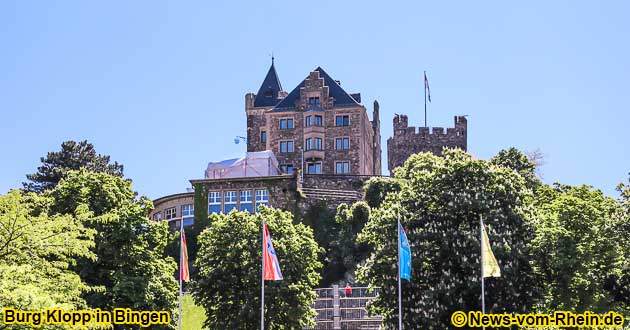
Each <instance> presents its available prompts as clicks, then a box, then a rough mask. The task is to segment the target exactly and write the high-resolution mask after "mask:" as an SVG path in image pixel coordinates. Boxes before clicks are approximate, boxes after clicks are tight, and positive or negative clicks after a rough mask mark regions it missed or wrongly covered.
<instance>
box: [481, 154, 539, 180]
mask: <svg viewBox="0 0 630 330" xmlns="http://www.w3.org/2000/svg"><path fill="white" fill-rule="evenodd" d="M490 163H492V164H493V165H497V166H503V167H506V168H510V169H512V170H514V171H516V172H518V174H519V175H520V176H521V177H522V178H523V179H525V182H526V184H527V187H529V188H531V189H535V188H536V187H538V186H539V185H541V184H542V183H541V182H540V180H539V179H538V177H536V167H537V166H539V165H541V164H542V155H541V153H540V151H539V150H536V151H534V153H532V155H531V156H529V157H528V156H526V155H525V154H523V153H522V152H520V151H519V150H518V149H516V148H510V149H507V150H501V151H499V153H498V154H497V155H496V156H494V157H492V159H491V160H490Z"/></svg>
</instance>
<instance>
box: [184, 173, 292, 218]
mask: <svg viewBox="0 0 630 330" xmlns="http://www.w3.org/2000/svg"><path fill="white" fill-rule="evenodd" d="M190 182H191V183H192V185H193V187H194V188H195V206H196V207H195V221H199V220H200V217H207V216H208V196H209V193H210V192H220V193H221V196H224V193H225V192H226V191H237V192H238V193H237V196H240V191H244V190H248V191H252V193H253V198H254V202H255V192H256V190H263V189H264V190H267V191H268V193H269V199H268V202H269V206H272V207H274V208H278V209H282V210H288V211H295V207H296V202H297V199H298V194H299V193H298V191H297V180H296V175H279V176H266V177H248V178H228V179H205V180H191V181H190ZM224 204H225V200H224V199H223V198H222V206H223V211H224V212H225V207H224ZM238 207H240V198H239V199H238V202H237V208H238Z"/></svg>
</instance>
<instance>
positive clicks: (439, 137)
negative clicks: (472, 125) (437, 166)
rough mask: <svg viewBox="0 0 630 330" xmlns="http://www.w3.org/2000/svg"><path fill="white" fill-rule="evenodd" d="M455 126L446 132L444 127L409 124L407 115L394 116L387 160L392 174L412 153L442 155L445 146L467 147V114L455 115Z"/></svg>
mask: <svg viewBox="0 0 630 330" xmlns="http://www.w3.org/2000/svg"><path fill="white" fill-rule="evenodd" d="M454 122H455V124H454V127H449V128H447V129H446V133H445V132H444V128H443V127H433V129H432V130H431V129H430V128H429V127H419V128H418V129H417V130H416V127H413V126H409V125H408V119H407V116H406V115H396V116H395V117H394V136H393V137H390V138H389V139H387V162H388V164H387V165H388V168H389V173H390V175H392V174H393V170H394V168H396V167H398V166H402V165H403V164H404V163H405V161H406V160H407V158H409V156H411V155H412V154H416V153H420V152H431V153H433V154H435V155H438V156H439V155H442V149H443V148H445V147H446V148H459V149H462V150H464V151H466V148H467V143H468V142H467V128H468V127H467V125H468V123H467V120H466V117H465V116H455V117H454Z"/></svg>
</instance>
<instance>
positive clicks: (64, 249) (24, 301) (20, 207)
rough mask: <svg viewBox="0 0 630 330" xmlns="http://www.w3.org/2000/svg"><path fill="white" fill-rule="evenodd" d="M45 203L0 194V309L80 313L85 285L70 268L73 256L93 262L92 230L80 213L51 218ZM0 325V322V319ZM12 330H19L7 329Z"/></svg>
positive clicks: (37, 198)
mask: <svg viewBox="0 0 630 330" xmlns="http://www.w3.org/2000/svg"><path fill="white" fill-rule="evenodd" d="M49 202H50V201H49V200H48V199H46V198H44V197H41V196H37V195H35V194H28V195H25V194H22V193H21V192H20V191H18V190H13V191H11V192H9V193H8V194H7V195H2V196H0V306H2V307H12V308H16V309H20V310H41V309H45V308H49V307H61V308H65V309H82V308H85V307H86V304H85V301H84V300H83V299H82V298H81V294H82V292H83V291H85V290H88V287H87V286H86V285H85V284H84V283H83V282H82V281H81V279H80V277H79V276H78V275H77V274H76V273H74V272H73V271H72V270H70V266H71V265H72V263H73V261H74V259H75V258H77V257H83V258H86V259H88V260H92V259H93V258H94V254H92V253H91V252H90V248H91V247H92V246H93V243H92V237H93V235H94V230H91V229H86V228H85V227H84V226H83V225H82V223H81V220H80V219H81V218H83V217H84V216H85V215H86V212H85V210H84V209H79V210H77V218H75V217H73V216H71V215H50V214H48V213H47V212H46V208H47V205H48V204H49ZM0 323H2V322H1V320H0ZM12 328H14V329H17V328H20V327H19V326H12Z"/></svg>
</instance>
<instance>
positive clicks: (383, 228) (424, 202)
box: [359, 150, 537, 329]
mask: <svg viewBox="0 0 630 330" xmlns="http://www.w3.org/2000/svg"><path fill="white" fill-rule="evenodd" d="M395 177H396V179H398V180H399V181H400V184H401V189H400V191H399V192H397V193H389V194H388V197H387V198H386V199H385V201H384V202H383V204H382V205H381V207H380V208H378V209H376V210H373V212H372V215H371V217H370V221H369V222H368V223H367V225H366V226H365V227H364V228H363V231H362V232H361V234H360V235H359V241H360V242H365V243H368V244H370V245H371V246H372V248H373V252H372V253H371V255H370V257H369V258H368V260H367V262H366V264H365V265H364V266H363V267H361V268H360V270H359V279H360V280H361V281H363V282H365V283H368V284H369V285H370V286H372V287H381V290H380V291H379V296H378V297H377V298H376V300H375V301H374V302H373V303H372V304H371V306H370V310H371V311H372V312H377V313H381V314H382V315H384V326H385V327H386V329H396V328H397V307H398V306H397V292H398V291H397V283H398V277H397V275H398V274H397V270H396V269H397V267H396V265H397V229H396V223H397V218H398V217H400V220H401V222H402V224H403V226H404V228H405V230H406V233H407V236H408V239H409V242H410V245H411V251H412V279H411V281H410V282H407V281H403V283H402V292H403V295H402V297H403V298H402V300H403V323H404V326H405V328H409V329H411V328H414V329H415V328H422V329H445V328H450V327H451V323H450V316H451V314H452V313H453V312H455V311H457V310H463V311H472V310H480V309H481V301H480V298H479V296H480V292H481V283H480V280H479V276H480V241H479V219H480V217H481V216H483V218H484V222H485V225H486V228H487V231H488V235H489V237H490V242H491V244H492V249H493V251H494V254H495V256H496V258H497V260H498V262H499V266H500V267H501V272H502V277H501V278H499V279H494V278H493V279H486V281H485V284H486V290H487V295H486V312H488V313H501V312H524V311H527V310H530V308H531V307H532V305H533V304H534V302H535V300H536V294H537V290H536V286H537V280H536V278H535V276H534V273H533V270H532V268H531V266H530V264H531V262H532V253H533V252H532V251H531V250H530V248H529V247H528V242H529V241H530V240H531V239H532V237H533V229H532V228H531V225H530V223H529V221H530V217H531V212H530V210H529V205H528V203H527V201H529V200H531V198H532V197H531V190H530V189H528V188H527V186H526V181H525V180H524V179H523V178H522V177H521V176H520V175H519V174H518V173H517V172H516V171H514V170H512V169H509V168H505V167H502V166H496V165H493V164H491V163H489V162H487V161H483V160H474V159H473V158H472V157H471V156H469V155H467V154H465V153H464V152H463V151H461V150H444V158H441V157H437V156H435V155H432V154H429V153H422V154H415V155H412V156H411V157H410V158H409V159H408V160H407V162H406V163H405V164H404V165H403V166H402V167H401V168H399V169H397V170H396V171H395Z"/></svg>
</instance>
